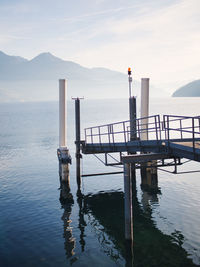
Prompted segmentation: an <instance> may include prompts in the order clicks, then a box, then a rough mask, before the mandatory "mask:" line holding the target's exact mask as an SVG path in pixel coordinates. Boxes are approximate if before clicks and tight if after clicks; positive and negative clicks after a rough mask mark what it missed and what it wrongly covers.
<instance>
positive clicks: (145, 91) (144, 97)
mask: <svg viewBox="0 0 200 267" xmlns="http://www.w3.org/2000/svg"><path fill="white" fill-rule="evenodd" d="M148 116H149V78H142V79H141V118H145V119H143V120H142V121H141V124H142V126H141V130H142V132H141V140H148V118H146V117H148Z"/></svg>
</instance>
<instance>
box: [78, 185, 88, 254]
mask: <svg viewBox="0 0 200 267" xmlns="http://www.w3.org/2000/svg"><path fill="white" fill-rule="evenodd" d="M76 195H77V203H78V206H79V224H78V228H79V230H80V241H79V243H80V245H81V251H82V252H84V250H85V239H84V237H85V235H84V231H85V226H86V225H87V224H86V222H85V219H84V212H85V210H84V196H83V194H82V193H81V190H80V189H78V190H77V194H76Z"/></svg>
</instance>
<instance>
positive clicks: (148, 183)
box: [140, 78, 158, 189]
mask: <svg viewBox="0 0 200 267" xmlns="http://www.w3.org/2000/svg"><path fill="white" fill-rule="evenodd" d="M148 117H149V78H142V79H141V118H144V119H142V122H141V123H142V125H141V137H140V139H141V140H148V123H149V120H148ZM156 163H157V161H155V160H154V161H152V162H147V163H142V164H141V187H142V188H143V189H155V187H157V184H158V178H157V168H156V167H153V165H156ZM148 166H149V167H148Z"/></svg>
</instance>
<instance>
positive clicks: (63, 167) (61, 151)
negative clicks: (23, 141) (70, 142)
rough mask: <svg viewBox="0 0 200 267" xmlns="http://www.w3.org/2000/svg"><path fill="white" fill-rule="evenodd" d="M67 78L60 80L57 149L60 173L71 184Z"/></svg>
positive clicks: (62, 178) (64, 180)
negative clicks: (67, 125)
mask: <svg viewBox="0 0 200 267" xmlns="http://www.w3.org/2000/svg"><path fill="white" fill-rule="evenodd" d="M66 95H67V94H66V80H65V79H60V80H59V148H58V150H57V155H58V160H59V175H60V179H61V181H63V182H66V183H68V184H69V163H70V164H71V156H70V155H69V150H68V148H67V138H66V133H67V131H66V118H67V114H66V111H67V108H66Z"/></svg>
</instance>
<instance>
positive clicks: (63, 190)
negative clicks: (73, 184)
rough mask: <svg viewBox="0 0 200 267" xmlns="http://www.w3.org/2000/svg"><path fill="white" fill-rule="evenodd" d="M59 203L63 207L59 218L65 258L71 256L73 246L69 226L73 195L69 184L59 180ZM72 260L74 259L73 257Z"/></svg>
mask: <svg viewBox="0 0 200 267" xmlns="http://www.w3.org/2000/svg"><path fill="white" fill-rule="evenodd" d="M60 203H61V205H62V208H63V209H64V212H63V216H62V217H61V219H62V220H63V223H64V234H63V237H64V238H65V250H66V256H67V258H71V257H72V256H73V255H74V254H75V253H74V248H75V239H74V237H73V234H72V227H71V225H70V224H71V222H72V221H71V220H70V216H71V212H72V205H73V203H74V200H73V196H72V194H71V192H70V187H69V184H67V183H66V182H61V184H60ZM73 261H74V259H73Z"/></svg>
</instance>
